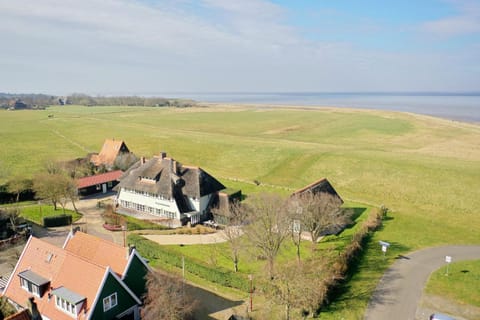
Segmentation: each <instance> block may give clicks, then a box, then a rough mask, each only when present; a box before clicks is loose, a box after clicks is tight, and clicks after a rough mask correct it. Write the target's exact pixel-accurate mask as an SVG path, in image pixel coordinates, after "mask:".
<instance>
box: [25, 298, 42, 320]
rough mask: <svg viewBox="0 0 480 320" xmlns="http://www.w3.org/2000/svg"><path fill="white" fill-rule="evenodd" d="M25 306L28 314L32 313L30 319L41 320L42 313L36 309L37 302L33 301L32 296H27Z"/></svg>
mask: <svg viewBox="0 0 480 320" xmlns="http://www.w3.org/2000/svg"><path fill="white" fill-rule="evenodd" d="M27 308H28V310H29V311H30V314H31V315H32V320H42V315H41V314H40V312H39V311H38V307H37V303H36V302H35V298H34V297H30V298H28V301H27Z"/></svg>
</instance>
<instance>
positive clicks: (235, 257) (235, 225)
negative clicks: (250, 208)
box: [214, 201, 247, 272]
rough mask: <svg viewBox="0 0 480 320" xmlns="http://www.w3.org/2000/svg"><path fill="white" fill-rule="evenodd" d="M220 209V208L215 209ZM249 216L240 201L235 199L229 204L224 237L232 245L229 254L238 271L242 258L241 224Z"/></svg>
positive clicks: (234, 267) (223, 232)
mask: <svg viewBox="0 0 480 320" xmlns="http://www.w3.org/2000/svg"><path fill="white" fill-rule="evenodd" d="M214 211H220V209H214ZM246 217H247V210H246V208H244V207H242V205H241V204H240V201H234V202H231V203H230V204H229V208H228V222H227V225H226V226H225V228H224V229H223V231H222V236H223V238H224V239H225V240H226V241H227V243H228V245H229V247H230V254H229V255H227V258H229V259H230V260H231V261H232V263H233V270H234V271H235V272H237V271H238V263H239V260H240V251H241V249H242V245H243V241H242V238H241V236H242V234H243V231H242V228H241V225H242V224H244V223H245V221H246Z"/></svg>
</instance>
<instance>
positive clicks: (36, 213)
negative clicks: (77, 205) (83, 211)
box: [20, 205, 82, 225]
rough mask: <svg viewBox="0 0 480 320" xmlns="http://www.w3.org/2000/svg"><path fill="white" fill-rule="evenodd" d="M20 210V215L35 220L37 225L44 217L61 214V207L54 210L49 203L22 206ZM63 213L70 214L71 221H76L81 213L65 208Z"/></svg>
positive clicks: (40, 223)
mask: <svg viewBox="0 0 480 320" xmlns="http://www.w3.org/2000/svg"><path fill="white" fill-rule="evenodd" d="M20 210H21V211H20V216H22V217H23V218H25V219H26V220H29V221H32V222H35V223H36V224H38V225H43V218H44V217H51V216H58V215H62V214H63V210H62V209H61V208H57V210H55V209H54V208H53V206H50V205H41V206H39V205H33V206H26V207H22V208H21V209H20ZM65 214H71V215H72V221H73V222H75V221H77V220H78V219H80V218H81V217H82V215H80V214H78V213H76V212H75V211H72V210H68V209H65Z"/></svg>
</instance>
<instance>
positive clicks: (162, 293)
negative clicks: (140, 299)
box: [142, 272, 197, 320]
mask: <svg viewBox="0 0 480 320" xmlns="http://www.w3.org/2000/svg"><path fill="white" fill-rule="evenodd" d="M196 304H197V303H196V301H195V300H193V299H192V298H191V297H190V296H189V295H187V294H186V293H185V288H184V283H183V282H182V280H181V279H180V278H178V277H175V276H172V275H166V274H162V273H159V272H150V273H149V274H148V275H147V294H146V299H145V307H144V308H143V309H142V319H144V320H157V319H169V320H183V319H188V318H189V317H190V316H191V314H192V313H193V311H194V309H195V307H196Z"/></svg>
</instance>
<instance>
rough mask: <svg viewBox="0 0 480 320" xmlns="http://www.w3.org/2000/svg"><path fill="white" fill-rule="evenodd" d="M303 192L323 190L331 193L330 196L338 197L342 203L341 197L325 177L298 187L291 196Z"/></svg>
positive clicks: (315, 192)
mask: <svg viewBox="0 0 480 320" xmlns="http://www.w3.org/2000/svg"><path fill="white" fill-rule="evenodd" d="M304 192H312V193H314V194H317V193H321V192H325V193H328V194H331V195H332V196H335V197H338V198H339V199H340V200H341V201H342V203H343V200H342V198H341V197H340V195H339V194H338V193H337V191H335V189H334V188H333V186H332V185H331V184H330V182H329V181H328V180H327V178H322V179H320V180H318V181H315V182H313V183H311V184H309V185H308V186H305V187H303V188H301V189H298V190H297V191H295V192H294V193H293V194H292V196H295V195H300V194H302V193H304Z"/></svg>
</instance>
